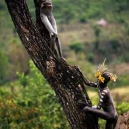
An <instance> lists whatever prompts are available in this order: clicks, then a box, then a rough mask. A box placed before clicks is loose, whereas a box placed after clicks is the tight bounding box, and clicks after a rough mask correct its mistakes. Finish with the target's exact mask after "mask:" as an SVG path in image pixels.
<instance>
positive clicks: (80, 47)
mask: <svg viewBox="0 0 129 129" xmlns="http://www.w3.org/2000/svg"><path fill="white" fill-rule="evenodd" d="M69 47H70V49H71V50H74V51H75V52H76V53H78V52H82V51H83V44H82V43H72V44H71V45H70V46H69Z"/></svg>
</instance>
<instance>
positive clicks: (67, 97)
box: [5, 0, 99, 129]
mask: <svg viewBox="0 0 129 129" xmlns="http://www.w3.org/2000/svg"><path fill="white" fill-rule="evenodd" d="M5 1H6V4H7V7H8V10H9V13H10V15H11V17H12V20H13V22H14V25H15V27H16V30H17V32H18V34H19V37H20V39H21V41H22V43H23V45H24V46H25V48H26V50H27V52H28V53H29V55H30V57H31V59H32V60H33V62H34V64H35V65H36V67H37V68H38V69H39V70H40V72H41V73H42V74H43V76H44V77H45V78H46V80H47V81H48V82H49V84H50V85H51V87H52V89H53V90H54V91H55V93H56V96H57V97H58V99H59V102H60V104H61V106H62V108H63V110H64V112H65V114H66V117H67V119H68V122H69V124H70V126H71V128H72V129H98V128H99V127H98V123H97V121H96V120H97V118H96V117H95V116H93V115H92V114H88V113H87V114H85V113H84V112H82V111H81V110H80V109H79V108H78V106H77V102H78V100H83V101H87V103H89V104H91V101H90V99H89V97H88V95H87V92H86V89H85V87H84V85H85V84H84V77H83V74H82V73H81V71H80V70H79V68H78V67H76V66H70V65H69V64H68V63H67V62H66V61H64V60H63V59H58V58H57V55H56V53H53V51H51V49H50V48H49V45H50V38H49V34H48V32H47V30H46V28H45V27H44V25H43V24H42V22H41V20H40V14H39V13H40V11H39V7H40V4H41V0H34V4H35V8H36V13H35V14H36V23H35V22H34V21H33V20H32V18H31V16H30V13H29V10H28V7H27V4H26V1H25V0H5Z"/></svg>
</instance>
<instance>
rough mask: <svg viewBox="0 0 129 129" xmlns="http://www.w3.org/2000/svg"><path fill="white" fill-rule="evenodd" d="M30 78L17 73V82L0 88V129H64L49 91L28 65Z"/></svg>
mask: <svg viewBox="0 0 129 129" xmlns="http://www.w3.org/2000/svg"><path fill="white" fill-rule="evenodd" d="M30 70H31V72H30V75H28V76H25V75H24V74H20V73H17V75H18V78H19V79H18V81H17V82H15V83H11V86H10V88H11V92H9V91H8V90H9V88H7V91H6V90H5V89H2V88H1V89H0V94H1V97H0V107H1V110H0V125H1V126H2V129H14V128H16V129H64V128H65V129H68V123H67V121H66V118H65V115H64V114H63V112H62V109H61V107H60V105H59V104H58V102H57V99H56V97H55V94H54V92H53V90H51V88H50V86H49V85H48V83H47V82H46V80H45V79H44V78H43V77H42V75H41V74H40V72H39V71H38V70H37V69H36V67H35V66H34V65H33V63H32V62H31V63H30Z"/></svg>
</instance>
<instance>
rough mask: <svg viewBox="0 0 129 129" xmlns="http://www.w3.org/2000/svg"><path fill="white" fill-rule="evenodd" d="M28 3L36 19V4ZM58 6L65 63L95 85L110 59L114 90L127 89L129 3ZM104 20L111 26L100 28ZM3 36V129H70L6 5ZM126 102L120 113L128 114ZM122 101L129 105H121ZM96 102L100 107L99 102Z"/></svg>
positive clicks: (108, 0)
mask: <svg viewBox="0 0 129 129" xmlns="http://www.w3.org/2000/svg"><path fill="white" fill-rule="evenodd" d="M73 2H74V4H73ZM27 3H28V5H29V9H30V12H31V15H32V17H33V19H35V17H34V14H35V13H34V11H35V9H34V5H33V2H32V0H27ZM53 4H54V10H53V11H54V15H55V18H56V20H57V23H58V30H59V37H60V40H61V42H62V46H63V54H64V56H65V58H66V60H67V61H68V62H69V63H70V64H72V65H75V64H76V65H78V66H79V67H80V69H81V70H82V71H83V73H84V74H85V75H86V77H87V78H88V79H90V80H95V78H94V77H93V76H94V71H95V69H96V66H97V65H98V64H99V63H100V62H102V61H103V60H104V58H106V59H107V63H108V66H109V67H110V68H111V70H112V71H114V72H115V73H116V74H117V75H118V76H119V78H118V81H117V83H116V84H115V85H116V86H120V87H124V88H127V87H128V86H129V83H128V80H129V76H128V74H129V51H128V50H129V22H128V21H129V15H128V14H129V1H128V0H99V1H95V0H87V1H86V0H74V1H73V0H65V1H62V0H53ZM101 18H103V19H105V20H106V21H107V25H106V26H103V27H102V26H99V25H97V24H96V23H97V21H98V20H100V19H101ZM0 33H1V35H0V128H2V129H15V128H17V129H26V128H27V129H32V128H33V129H42V128H43V129H48V128H49V129H67V128H68V123H67V121H66V118H65V116H64V114H63V112H62V109H61V108H60V106H59V104H58V101H57V100H56V97H55V95H54V92H53V91H52V90H51V89H50V87H49V85H48V84H47V82H46V80H44V79H43V78H42V76H41V74H40V73H39V72H38V71H37V69H36V68H35V67H34V66H33V63H32V62H31V63H30V67H29V57H28V55H27V54H26V51H25V50H24V48H23V46H22V45H21V41H20V40H19V37H18V36H17V33H16V30H15V29H14V25H13V23H12V21H11V18H10V16H9V13H8V10H7V7H6V5H5V3H4V1H3V0H2V1H1V2H0ZM16 73H17V74H16ZM37 80H38V81H37ZM110 85H111V86H112V84H110ZM125 86H127V87H125ZM113 88H114V87H113ZM116 94H119V93H116ZM116 96H117V97H118V96H119V95H116ZM125 96H128V95H125ZM125 96H124V97H125ZM122 97H123V96H122ZM124 97H123V98H121V97H120V98H119V101H118V100H116V106H117V110H118V112H119V114H121V113H123V112H126V111H127V110H128V109H129V107H128V105H129V104H128V99H124ZM122 99H124V100H125V102H123V103H121V102H122ZM93 101H95V102H94V103H97V99H93ZM1 123H2V124H1ZM101 123H103V122H101Z"/></svg>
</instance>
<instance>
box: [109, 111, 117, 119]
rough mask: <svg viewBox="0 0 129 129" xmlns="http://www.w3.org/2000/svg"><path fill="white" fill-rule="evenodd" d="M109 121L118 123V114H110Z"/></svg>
mask: <svg viewBox="0 0 129 129" xmlns="http://www.w3.org/2000/svg"><path fill="white" fill-rule="evenodd" d="M107 120H112V121H116V120H117V114H110V113H109V115H108V118H107Z"/></svg>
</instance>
